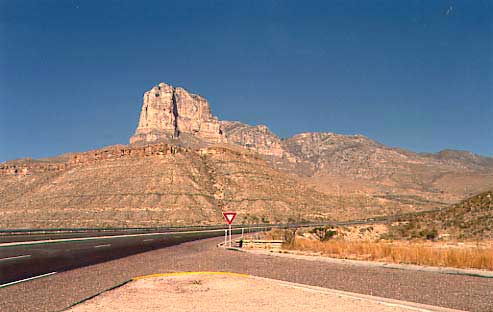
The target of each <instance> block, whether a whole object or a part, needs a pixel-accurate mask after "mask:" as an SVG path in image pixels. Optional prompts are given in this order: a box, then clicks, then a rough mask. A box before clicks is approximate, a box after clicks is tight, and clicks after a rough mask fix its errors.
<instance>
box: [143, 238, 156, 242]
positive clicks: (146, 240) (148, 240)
mask: <svg viewBox="0 0 493 312" xmlns="http://www.w3.org/2000/svg"><path fill="white" fill-rule="evenodd" d="M153 240H154V238H151V239H144V240H143V242H152V241H153Z"/></svg>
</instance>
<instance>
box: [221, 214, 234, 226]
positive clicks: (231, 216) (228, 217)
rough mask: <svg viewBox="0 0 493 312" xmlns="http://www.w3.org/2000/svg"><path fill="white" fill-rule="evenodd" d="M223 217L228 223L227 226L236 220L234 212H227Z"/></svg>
mask: <svg viewBox="0 0 493 312" xmlns="http://www.w3.org/2000/svg"><path fill="white" fill-rule="evenodd" d="M223 217H224V219H225V220H226V222H228V224H231V223H233V220H234V219H235V218H236V212H232V211H228V212H223Z"/></svg>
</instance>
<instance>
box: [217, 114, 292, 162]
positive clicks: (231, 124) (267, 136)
mask: <svg viewBox="0 0 493 312" xmlns="http://www.w3.org/2000/svg"><path fill="white" fill-rule="evenodd" d="M221 126H222V128H223V129H224V133H225V135H226V139H227V141H228V143H232V144H237V145H241V146H243V147H246V148H247V149H249V150H253V151H255V152H257V153H259V154H261V155H267V156H275V157H286V158H289V157H290V155H289V153H288V152H287V151H286V150H285V149H284V148H283V146H282V141H281V138H279V137H278V136H277V135H275V134H274V133H272V132H271V131H270V130H269V128H267V126H265V125H257V126H250V125H246V124H243V123H241V122H237V121H221Z"/></svg>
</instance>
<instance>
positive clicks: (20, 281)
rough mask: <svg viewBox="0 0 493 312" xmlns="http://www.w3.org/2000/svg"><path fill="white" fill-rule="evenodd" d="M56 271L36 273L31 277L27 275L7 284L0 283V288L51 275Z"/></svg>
mask: <svg viewBox="0 0 493 312" xmlns="http://www.w3.org/2000/svg"><path fill="white" fill-rule="evenodd" d="M56 273H57V272H50V273H46V274H41V275H38V276H33V277H29V278H25V279H21V280H18V281H14V282H10V283H7V284H2V285H0V288H3V287H7V286H11V285H15V284H19V283H22V282H27V281H31V280H34V279H38V278H41V277H46V276H50V275H53V274H56Z"/></svg>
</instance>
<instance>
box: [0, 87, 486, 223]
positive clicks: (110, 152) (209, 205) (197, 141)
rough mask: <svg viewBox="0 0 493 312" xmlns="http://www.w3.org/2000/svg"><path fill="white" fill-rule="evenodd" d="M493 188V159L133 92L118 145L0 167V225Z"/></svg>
mask: <svg viewBox="0 0 493 312" xmlns="http://www.w3.org/2000/svg"><path fill="white" fill-rule="evenodd" d="M491 188H493V159H492V158H489V157H482V156H478V155H475V154H472V153H469V152H462V151H452V150H447V151H442V152H440V153H437V154H419V153H414V152H411V151H407V150H403V149H399V148H391V147H387V146H385V145H383V144H381V143H378V142H376V141H374V140H371V139H369V138H367V137H365V136H362V135H339V134H334V133H301V134H297V135H295V136H293V137H291V138H287V139H281V138H280V137H278V136H277V135H276V134H274V133H272V132H271V131H270V130H269V129H268V127H267V126H265V125H257V126H251V125H246V124H243V123H240V122H234V121H219V120H218V118H217V117H214V116H213V115H212V113H211V109H210V106H209V103H208V102H207V100H206V99H205V98H203V97H202V96H199V95H196V94H192V93H189V92H188V91H186V90H185V89H183V88H179V87H173V86H170V85H167V84H165V83H160V84H159V85H157V86H155V87H153V88H152V89H151V90H149V91H147V92H145V93H144V99H143V103H142V107H141V113H140V119H139V123H138V127H137V129H136V131H135V134H134V136H132V137H131V138H130V145H128V146H124V145H118V146H110V147H106V148H102V149H98V150H94V151H89V152H86V153H73V154H64V155H60V156H57V157H53V158H48V159H40V160H33V159H19V160H13V161H9V162H6V163H3V164H0V190H1V193H0V216H1V217H2V218H1V219H0V227H1V228H4V227H56V226H64V227H66V226H148V225H171V224H210V223H217V222H220V221H221V210H224V209H232V210H236V211H238V212H240V215H241V218H243V219H242V222H278V221H301V220H327V219H341V218H342V219H350V218H362V217H369V216H377V215H384V214H395V213H402V212H410V211H421V210H429V209H436V208H440V207H446V206H447V205H449V204H451V203H455V202H457V201H459V200H462V199H464V198H465V197H467V196H470V195H473V194H477V193H479V192H481V191H486V190H488V189H491Z"/></svg>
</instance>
